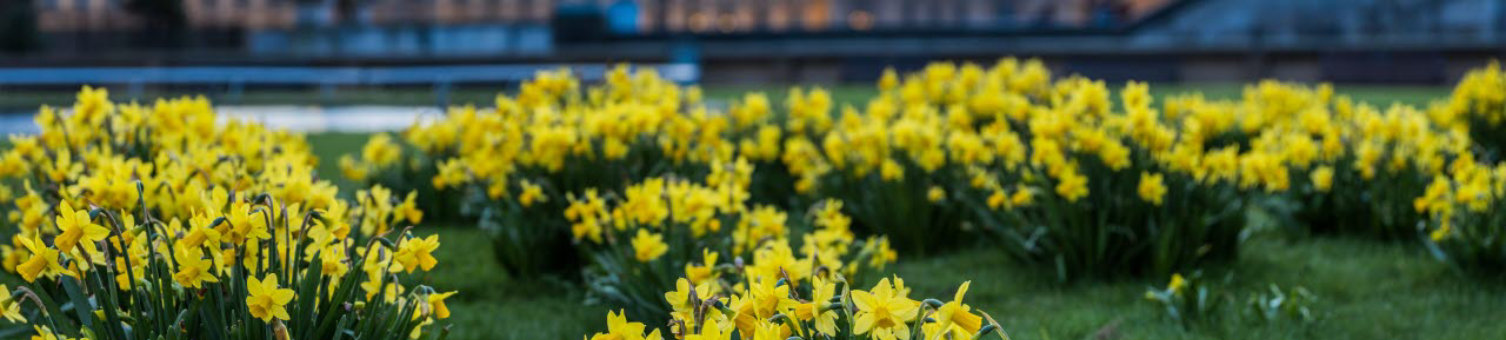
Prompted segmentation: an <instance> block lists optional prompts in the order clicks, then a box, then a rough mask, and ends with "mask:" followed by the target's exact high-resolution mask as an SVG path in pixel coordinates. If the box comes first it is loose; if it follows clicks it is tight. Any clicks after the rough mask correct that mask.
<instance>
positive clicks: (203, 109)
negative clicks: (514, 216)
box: [0, 88, 451, 339]
mask: <svg viewBox="0 0 1506 340" xmlns="http://www.w3.org/2000/svg"><path fill="white" fill-rule="evenodd" d="M36 122H37V124H38V126H39V127H41V129H42V133H41V134H39V135H35V136H27V137H19V136H13V137H11V141H12V146H11V148H10V149H9V150H4V151H3V153H0V154H3V155H4V156H0V158H4V159H6V160H7V161H6V162H7V163H6V164H7V165H6V168H5V169H4V170H5V172H4V173H0V192H3V193H6V194H7V195H14V194H15V193H14V192H13V191H12V190H11V188H17V187H18V188H20V189H21V193H20V194H19V196H20V197H17V198H15V199H14V200H12V199H9V198H7V199H6V200H4V201H5V202H6V203H5V204H4V205H3V206H0V209H4V210H6V211H7V212H8V218H7V222H9V223H11V224H12V225H14V226H15V228H7V229H6V230H4V234H5V235H8V236H9V237H10V240H11V244H9V245H4V246H0V253H3V258H4V269H5V271H6V272H9V273H14V274H16V275H18V276H19V277H20V278H21V279H22V280H24V281H25V282H26V284H24V285H22V286H21V287H18V288H17V289H16V294H15V295H14V296H15V297H16V298H13V299H11V300H3V301H0V309H3V310H4V311H5V313H4V316H5V317H6V318H7V319H8V320H10V321H12V322H18V323H29V324H31V325H32V326H34V327H35V329H37V331H38V333H39V334H38V336H40V337H44V338H78V337H83V338H91V339H95V338H98V339H146V338H153V339H155V338H167V339H179V338H194V339H228V338H236V339H243V338H244V339H249V338H269V337H273V336H276V337H278V338H289V337H291V338H329V337H334V336H336V334H346V335H351V334H364V335H363V336H369V337H377V338H408V337H418V336H419V335H420V334H421V333H422V332H423V330H424V329H425V327H424V326H425V325H428V324H431V323H433V322H434V320H435V319H443V318H446V317H448V311H447V310H446V309H445V308H444V302H443V300H444V298H445V297H447V296H449V295H448V294H451V293H439V292H436V291H435V290H434V289H433V288H430V287H427V286H422V285H420V284H418V282H413V281H411V280H413V275H411V273H413V272H415V271H427V270H430V269H432V268H433V267H434V266H435V265H436V264H437V263H436V261H435V260H434V257H433V256H432V252H433V251H434V250H435V249H437V248H438V246H439V243H438V240H437V239H436V238H434V237H433V236H431V237H429V238H427V239H419V238H417V237H414V236H412V234H411V233H410V232H408V231H407V230H406V229H404V230H403V231H402V232H397V230H395V229H397V226H399V225H404V224H406V223H417V222H418V221H419V220H420V219H421V218H422V212H421V211H419V210H418V209H417V208H416V206H415V201H416V197H415V196H414V195H412V194H410V195H408V196H407V197H406V199H403V198H399V197H397V196H394V195H393V194H392V193H391V192H390V191H388V190H387V189H385V188H381V187H375V188H371V189H370V190H363V191H360V192H358V193H356V197H357V200H356V202H355V203H351V202H348V201H345V200H342V199H340V198H338V197H337V193H338V189H336V187H335V186H333V185H332V184H330V183H329V182H328V181H324V180H319V179H318V177H317V176H316V174H315V173H314V170H313V169H314V165H315V164H314V163H315V159H314V157H313V156H312V155H311V154H309V152H308V145H307V143H306V142H304V140H303V139H302V137H301V136H298V135H294V134H289V133H286V132H281V131H273V130H268V129H266V128H264V127H262V126H260V125H258V124H251V123H243V122H236V121H228V122H227V121H221V120H219V119H218V117H216V115H215V114H214V111H213V109H212V108H211V107H210V106H209V103H208V101H206V100H204V99H202V98H197V99H190V98H185V99H175V100H162V101H158V102H157V103H155V104H153V105H148V106H142V105H138V104H134V103H131V104H116V103H113V102H110V101H109V99H108V94H107V92H105V91H104V90H103V89H93V88H85V89H84V90H83V91H82V92H81V93H80V94H79V98H78V103H77V104H75V105H74V106H73V107H72V109H71V110H67V111H58V110H53V109H51V108H46V107H44V108H43V109H42V110H41V112H40V113H38V114H37V116H36ZM11 162H19V163H11ZM12 202H13V203H12ZM351 269H360V270H351ZM363 281H370V282H375V283H376V284H374V285H369V284H368V282H363ZM404 285H408V286H409V287H411V289H410V290H409V291H407V292H406V294H405V292H404V288H403V287H404ZM377 287H386V288H387V289H386V290H382V289H380V288H377ZM363 291H364V292H366V293H367V294H364V295H362V294H360V293H361V292H363ZM373 295H376V296H373ZM7 296H8V297H9V296H11V295H7ZM64 305H71V311H70V312H66V313H65V311H68V310H67V309H62V307H63V306H64Z"/></svg>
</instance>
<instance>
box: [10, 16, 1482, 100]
mask: <svg viewBox="0 0 1506 340" xmlns="http://www.w3.org/2000/svg"><path fill="white" fill-rule="evenodd" d="M0 1H31V2H30V3H31V4H32V5H33V6H32V8H34V11H35V13H36V20H35V21H36V22H37V23H38V25H37V26H38V27H37V29H36V31H37V32H40V33H39V36H40V39H38V40H39V41H41V44H40V45H41V46H42V47H41V48H40V49H39V50H34V51H32V55H31V56H27V57H13V58H0V65H23V66H24V65H34V64H70V65H71V64H80V65H92V64H136V63H173V64H207V63H219V64H227V63H257V64H269V63H273V64H275V63H281V64H342V65H345V64H414V63H423V64H443V63H541V62H577V63H609V62H621V61H637V62H664V61H676V62H692V63H696V64H699V65H702V66H703V67H705V72H704V73H705V74H706V75H707V78H706V79H707V80H708V81H750V82H760V81H851V80H864V79H861V78H862V77H863V76H864V75H869V76H871V75H873V74H877V72H876V69H878V68H881V67H884V66H886V65H900V66H905V65H922V64H924V62H925V61H928V60H934V59H963V60H989V59H993V58H997V57H998V56H1001V55H1026V56H1039V57H1042V58H1045V59H1046V60H1047V61H1048V63H1049V64H1050V65H1052V67H1054V68H1057V69H1059V70H1062V71H1068V72H1078V73H1083V74H1087V75H1092V76H1096V77H1101V78H1106V79H1127V78H1136V79H1151V80H1196V81H1203V80H1249V79H1255V78H1262V77H1284V78H1290V79H1298V80H1338V81H1377V82H1444V81H1447V80H1449V79H1452V78H1453V77H1454V76H1456V75H1457V74H1458V73H1459V72H1460V70H1462V69H1463V68H1465V67H1467V66H1469V65H1475V64H1478V63H1479V62H1480V61H1482V60H1486V59H1490V58H1497V57H1503V56H1506V54H1503V53H1506V52H1503V51H1506V50H1503V49H1501V48H1500V46H1506V0H0ZM147 2H149V3H157V4H171V5H172V6H176V7H175V8H176V9H175V11H177V12H179V13H181V15H180V17H181V18H182V20H181V21H182V24H181V25H179V26H175V27H166V26H164V25H162V24H161V23H160V22H157V21H148V20H143V19H141V18H142V17H144V15H146V14H143V13H142V10H140V9H139V8H138V9H131V8H132V7H131V6H133V4H137V5H139V4H140V3H147ZM174 15H176V14H174ZM154 25H155V26H154ZM0 38H3V37H0ZM0 40H3V39H0ZM0 45H3V44H0ZM718 77H724V78H718Z"/></svg>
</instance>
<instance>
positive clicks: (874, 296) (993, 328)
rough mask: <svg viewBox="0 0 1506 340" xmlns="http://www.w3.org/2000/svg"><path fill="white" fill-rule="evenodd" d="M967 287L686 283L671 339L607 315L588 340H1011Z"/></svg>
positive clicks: (678, 296)
mask: <svg viewBox="0 0 1506 340" xmlns="http://www.w3.org/2000/svg"><path fill="white" fill-rule="evenodd" d="M969 284H970V282H963V283H962V285H961V286H960V287H958V288H957V290H956V294H954V296H953V298H952V300H951V301H946V302H943V301H941V300H937V299H924V300H914V299H911V298H910V293H911V292H910V288H909V287H907V286H905V281H904V279H901V278H899V277H897V276H896V277H894V278H893V280H892V281H891V279H889V278H883V279H881V280H879V281H878V283H877V284H875V285H874V286H873V287H872V288H868V289H863V287H864V286H854V285H853V284H852V283H850V282H847V281H846V280H844V279H843V277H842V276H841V275H831V276H826V277H816V278H813V279H810V280H790V279H789V278H787V277H783V276H777V275H764V274H758V273H753V272H751V271H750V272H749V273H748V274H747V275H745V276H743V279H742V280H738V281H727V280H718V281H716V282H703V283H700V284H694V283H692V282H691V280H688V279H684V278H682V279H680V280H679V281H677V283H676V287H675V290H673V291H670V292H667V293H664V299H665V300H667V301H668V302H669V303H670V304H671V305H672V306H673V307H674V310H673V312H671V313H670V314H671V319H670V322H669V325H670V327H669V334H670V335H671V336H670V337H666V336H664V335H663V334H662V333H661V331H660V329H658V328H655V329H653V330H652V331H650V332H649V333H647V334H644V330H645V326H644V325H643V324H641V323H636V322H628V321H627V319H628V318H626V317H624V316H623V315H622V314H618V313H614V312H609V313H608V314H607V322H608V325H607V331H606V332H601V333H596V334H594V335H592V336H591V337H589V338H588V339H590V340H602V339H645V340H657V339H665V338H673V339H687V340H728V339H755V340H764V339H771V340H772V339H853V338H857V339H917V340H919V339H982V338H984V337H991V336H997V337H999V338H1000V339H1009V337H1008V335H1007V334H1006V333H1005V332H1004V330H1003V329H1001V326H1000V325H999V323H998V322H996V321H994V320H993V318H992V317H990V316H989V315H988V313H985V312H983V311H982V310H981V309H974V308H973V307H972V306H970V305H968V304H966V303H965V302H964V301H963V298H964V297H965V296H966V294H967V290H968V286H969ZM990 334H992V335H990Z"/></svg>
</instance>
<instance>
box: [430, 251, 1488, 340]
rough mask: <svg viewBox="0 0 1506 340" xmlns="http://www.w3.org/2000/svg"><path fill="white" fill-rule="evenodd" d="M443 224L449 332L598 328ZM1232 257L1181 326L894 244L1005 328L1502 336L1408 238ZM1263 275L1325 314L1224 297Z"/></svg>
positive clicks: (962, 254)
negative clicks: (1254, 317) (1279, 316)
mask: <svg viewBox="0 0 1506 340" xmlns="http://www.w3.org/2000/svg"><path fill="white" fill-rule="evenodd" d="M421 229H424V230H426V231H425V232H426V233H427V232H434V233H438V234H439V235H440V240H441V242H443V244H444V245H443V246H442V247H440V250H439V252H438V253H437V255H436V256H437V257H438V258H439V263H440V266H439V267H436V269H435V271H434V272H432V273H431V275H432V283H433V284H434V285H435V286H436V287H438V288H441V289H446V290H449V289H455V290H459V291H460V294H458V295H456V296H455V297H454V298H452V301H453V302H451V304H450V308H451V309H453V310H454V317H453V318H452V319H450V322H451V323H453V324H454V328H452V333H451V337H450V339H575V338H577V337H579V336H581V335H582V334H585V333H587V332H589V331H595V330H600V329H602V328H604V327H605V324H606V321H605V315H606V314H605V313H606V309H605V308H603V307H600V306H586V305H583V304H582V301H583V300H584V297H583V296H581V295H580V293H578V292H576V291H575V290H573V289H571V287H570V285H568V284H557V283H556V282H540V281H532V282H530V281H528V280H512V279H510V278H508V277H506V276H505V275H504V274H502V273H501V269H500V268H499V267H498V266H497V264H496V262H495V261H494V260H493V259H492V258H491V257H490V256H491V252H490V251H489V250H490V247H491V243H490V242H488V241H487V239H486V236H485V235H484V234H483V233H481V232H479V231H477V230H475V229H472V228H470V227H467V226H447V227H429V228H421ZM1247 245H1248V247H1247V248H1245V250H1244V251H1243V253H1242V254H1241V255H1242V258H1241V260H1240V262H1238V263H1236V264H1234V265H1232V266H1229V267H1228V268H1221V269H1213V270H1211V271H1210V272H1207V273H1206V274H1207V275H1208V276H1209V277H1220V278H1221V277H1224V275H1231V276H1232V278H1233V280H1232V284H1231V286H1230V287H1229V289H1227V290H1226V292H1228V293H1230V295H1232V296H1231V297H1230V298H1234V299H1235V300H1236V301H1230V302H1231V303H1228V304H1226V305H1227V306H1226V307H1231V310H1230V311H1229V313H1226V315H1229V316H1230V318H1228V320H1225V321H1224V322H1219V323H1210V324H1208V325H1206V326H1201V327H1196V328H1193V329H1190V330H1184V329H1183V328H1182V327H1181V326H1180V324H1178V323H1176V322H1174V321H1171V320H1169V319H1165V318H1163V317H1162V316H1161V313H1160V312H1159V310H1158V309H1157V307H1154V306H1152V305H1151V304H1150V303H1148V302H1146V301H1144V300H1143V298H1142V295H1143V294H1144V293H1145V290H1146V288H1147V287H1148V286H1151V285H1155V286H1164V285H1165V282H1162V281H1163V280H1154V281H1133V280H1131V281H1120V282H1097V283H1081V284H1074V285H1068V286H1061V285H1058V284H1057V283H1056V282H1055V281H1054V280H1053V279H1052V278H1050V276H1049V275H1045V274H1043V273H1039V272H1035V271H1032V270H1026V269H1021V268H1019V267H1018V266H1015V265H1013V264H1012V263H1011V261H1009V260H1007V259H1005V258H1004V254H1003V253H1002V252H998V251H992V250H989V249H984V248H982V247H972V246H969V247H966V248H965V249H962V250H960V251H957V252H954V253H952V254H948V255H942V256H939V257H933V258H907V257H904V256H903V255H901V257H900V262H899V264H898V265H897V266H896V267H895V268H893V269H894V270H895V272H896V273H897V274H899V275H901V276H903V277H906V278H910V280H907V281H906V284H908V285H911V286H912V287H913V289H914V290H915V292H914V293H913V294H912V295H911V297H921V296H926V297H939V298H946V297H950V296H951V294H952V290H953V289H956V285H957V284H958V283H961V282H962V281H964V280H972V281H973V285H972V289H971V290H970V291H969V293H968V297H967V301H968V302H969V304H971V305H973V306H974V308H984V309H985V310H986V311H988V312H989V313H990V314H992V315H994V316H995V317H997V318H999V322H1000V323H1002V324H1003V325H1004V326H1005V328H1006V330H1008V331H1009V332H1010V335H1011V336H1012V337H1013V338H1014V339H1021V340H1023V339H1084V338H1095V337H1097V336H1098V335H1099V334H1105V336H1106V337H1100V338H1104V339H1120V338H1122V339H1382V338H1388V339H1415V338H1431V339H1500V338H1502V337H1503V336H1506V323H1501V322H1498V321H1499V320H1498V319H1495V318H1494V317H1492V316H1490V315H1499V313H1500V311H1501V308H1502V307H1503V306H1506V287H1502V286H1500V285H1499V283H1497V282H1488V281H1479V280H1475V279H1472V278H1468V277H1462V276H1459V275H1456V274H1454V273H1452V272H1449V271H1447V270H1446V269H1445V268H1444V267H1443V266H1441V265H1440V264H1439V263H1438V262H1437V261H1434V260H1433V259H1432V258H1431V257H1429V256H1427V254H1425V253H1424V252H1423V251H1422V250H1421V249H1420V247H1417V246H1415V245H1412V244H1388V243H1380V242H1374V241H1366V240H1352V239H1342V238H1306V239H1301V240H1288V239H1284V238H1278V237H1265V238H1257V239H1254V240H1252V241H1251V242H1250V243H1248V244H1247ZM1269 284H1277V285H1280V286H1282V287H1283V288H1287V287H1296V286H1303V287H1306V288H1308V289H1309V290H1311V291H1312V292H1313V293H1315V294H1316V295H1317V296H1318V298H1319V301H1318V302H1317V303H1316V305H1315V306H1314V307H1315V309H1316V310H1317V311H1318V312H1319V313H1320V314H1321V315H1322V319H1321V320H1320V321H1318V322H1317V323H1314V324H1302V323H1299V322H1296V321H1280V322H1275V323H1271V324H1262V323H1249V322H1244V321H1241V320H1240V319H1238V318H1236V317H1234V314H1233V312H1234V311H1233V310H1232V307H1234V306H1238V307H1241V308H1242V307H1244V301H1245V299H1246V298H1247V297H1248V296H1249V295H1250V294H1251V293H1252V292H1256V291H1260V290H1262V289H1265V287H1266V286H1267V285H1269Z"/></svg>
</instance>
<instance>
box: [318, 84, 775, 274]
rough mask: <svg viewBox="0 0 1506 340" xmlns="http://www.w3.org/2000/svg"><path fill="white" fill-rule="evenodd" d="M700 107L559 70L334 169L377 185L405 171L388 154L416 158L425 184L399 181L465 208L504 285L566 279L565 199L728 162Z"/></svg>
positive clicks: (693, 92)
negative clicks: (487, 236) (484, 237)
mask: <svg viewBox="0 0 1506 340" xmlns="http://www.w3.org/2000/svg"><path fill="white" fill-rule="evenodd" d="M700 97H701V94H700V90H699V89H698V88H695V87H682V86H679V85H677V84H675V83H673V82H671V81H668V80H666V79H663V78H662V77H659V76H658V74H656V73H655V72H654V71H652V70H636V71H635V70H632V69H630V68H628V67H626V66H622V67H617V68H614V69H612V70H611V71H609V72H608V73H607V74H606V76H605V79H604V82H602V83H600V84H591V85H586V84H582V83H581V81H580V80H579V79H577V77H575V76H574V75H573V74H572V73H571V72H570V71H569V70H560V71H549V72H541V73H539V74H538V75H537V76H536V77H535V78H534V79H532V80H530V81H528V82H526V83H524V84H523V85H522V86H521V89H520V90H519V92H518V93H516V94H512V95H499V96H498V97H497V98H496V101H495V103H494V105H493V106H492V107H489V108H480V109H478V108H474V107H462V108H455V109H452V110H451V112H450V113H449V114H448V115H446V116H445V117H444V118H442V119H438V120H432V121H426V122H420V123H418V124H415V125H414V126H413V127H411V128H409V129H407V130H406V131H404V132H403V133H402V141H403V143H398V142H397V141H396V139H394V138H390V137H384V136H381V135H379V136H376V137H373V139H372V140H371V142H370V144H368V146H367V148H366V150H365V151H364V152H363V155H362V157H361V159H359V160H357V159H354V158H351V159H350V160H348V161H342V162H344V163H342V164H345V165H346V166H345V168H346V169H347V170H346V173H347V175H348V176H350V177H354V178H361V177H368V178H373V179H377V180H376V181H375V182H377V183H385V182H386V181H387V180H386V179H385V178H387V177H370V176H371V174H377V173H389V172H392V171H390V170H385V169H390V168H392V167H401V166H404V164H400V163H401V162H395V161H391V162H389V161H387V159H389V158H391V157H387V155H389V154H391V153H392V151H391V150H400V151H398V152H410V153H414V154H418V155H419V157H414V159H419V160H422V161H421V162H420V163H421V164H419V165H418V167H420V168H422V169H421V170H422V171H429V173H423V172H422V171H420V172H414V173H415V174H420V175H416V176H408V175H405V176H404V177H408V178H421V179H423V181H424V182H423V183H417V185H419V186H421V189H424V190H434V191H435V192H437V193H439V194H440V195H444V196H451V197H454V198H453V199H452V200H451V202H455V201H461V202H462V203H463V204H448V206H447V207H444V209H455V207H469V208H471V210H470V213H471V215H472V217H473V218H477V219H479V220H480V224H481V225H482V226H483V228H485V229H487V230H489V231H491V232H492V234H493V236H494V240H495V241H496V242H495V245H496V246H495V247H494V249H496V251H497V253H498V254H497V255H498V256H497V257H498V259H499V260H500V262H501V263H502V264H503V267H504V268H505V269H507V270H508V271H509V272H510V273H511V274H514V275H515V276H522V277H533V276H536V275H539V274H564V275H573V274H575V272H577V271H578V269H579V268H580V266H579V264H577V263H575V262H573V261H571V259H572V258H573V255H574V254H573V253H571V252H568V249H570V248H569V247H568V244H569V240H570V235H569V222H568V221H566V220H565V219H564V218H563V215H562V212H563V211H564V210H565V208H566V206H567V205H568V203H569V202H568V201H567V200H566V199H565V195H567V194H571V193H577V194H578V193H581V192H583V191H584V190H586V189H588V188H599V189H602V190H621V189H622V188H624V187H625V186H626V185H627V184H628V183H632V182H636V181H640V180H643V179H647V178H650V177H654V176H662V175H667V174H701V173H705V172H706V171H708V168H709V166H708V163H710V162H712V161H713V160H725V159H733V158H734V157H733V154H734V152H736V150H737V148H738V144H737V143H736V142H735V141H736V140H737V136H739V134H738V133H734V131H733V129H732V126H733V124H732V121H733V120H734V119H733V118H731V117H729V116H726V115H721V114H712V113H710V112H708V110H707V109H706V107H705V106H704V105H703V104H702V103H701V98H700ZM745 112H748V113H746V114H749V115H752V114H754V113H752V111H746V110H745ZM399 144H401V145H399ZM393 181H396V180H393ZM421 192H423V191H421ZM544 245H548V246H544ZM556 250H560V251H556Z"/></svg>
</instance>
